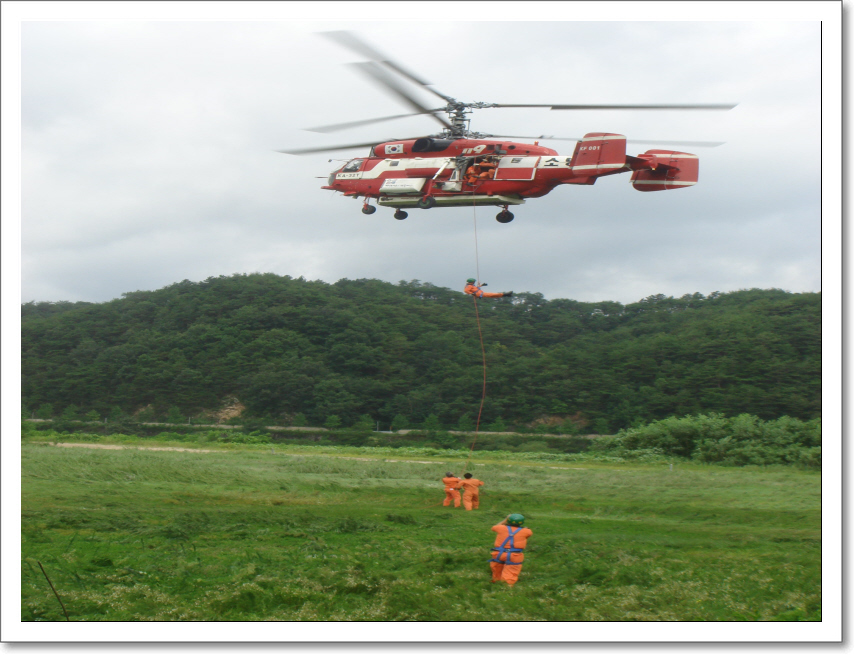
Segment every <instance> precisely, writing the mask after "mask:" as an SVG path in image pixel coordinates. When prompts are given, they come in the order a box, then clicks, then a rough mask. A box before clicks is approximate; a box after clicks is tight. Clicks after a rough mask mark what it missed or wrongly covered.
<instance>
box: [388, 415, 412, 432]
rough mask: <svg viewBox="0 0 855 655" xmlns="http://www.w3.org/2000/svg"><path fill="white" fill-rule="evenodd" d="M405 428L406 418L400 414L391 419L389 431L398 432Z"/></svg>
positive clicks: (407, 423)
mask: <svg viewBox="0 0 855 655" xmlns="http://www.w3.org/2000/svg"><path fill="white" fill-rule="evenodd" d="M407 426H409V422H408V421H407V418H406V417H405V416H403V415H402V414H395V418H393V419H392V425H391V426H390V429H391V430H392V431H393V432H397V431H398V430H406V429H407Z"/></svg>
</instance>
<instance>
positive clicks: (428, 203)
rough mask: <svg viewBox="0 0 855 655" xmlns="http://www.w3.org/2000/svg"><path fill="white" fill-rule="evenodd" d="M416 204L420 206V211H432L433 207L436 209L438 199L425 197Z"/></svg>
mask: <svg viewBox="0 0 855 655" xmlns="http://www.w3.org/2000/svg"><path fill="white" fill-rule="evenodd" d="M416 204H417V205H418V206H419V209H430V208H431V207H436V198H434V197H433V196H425V197H424V198H419V201H418V202H417V203H416Z"/></svg>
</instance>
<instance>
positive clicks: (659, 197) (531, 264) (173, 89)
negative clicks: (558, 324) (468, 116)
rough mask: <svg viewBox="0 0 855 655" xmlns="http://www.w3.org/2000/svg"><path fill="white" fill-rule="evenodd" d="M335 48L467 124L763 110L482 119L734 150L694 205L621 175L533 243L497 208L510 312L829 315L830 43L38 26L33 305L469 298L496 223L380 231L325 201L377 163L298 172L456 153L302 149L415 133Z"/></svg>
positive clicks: (545, 216) (432, 221)
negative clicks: (191, 284) (353, 160)
mask: <svg viewBox="0 0 855 655" xmlns="http://www.w3.org/2000/svg"><path fill="white" fill-rule="evenodd" d="M327 29H353V30H355V31H358V32H360V33H361V34H362V35H363V36H364V38H366V39H367V40H369V41H371V42H372V43H374V44H375V45H376V46H377V47H378V48H379V49H381V50H383V51H384V52H387V53H390V54H391V55H393V56H394V57H395V58H396V59H397V60H399V61H400V62H401V63H403V64H405V65H407V66H409V67H410V68H412V69H414V70H416V71H417V72H418V73H419V74H421V75H423V76H424V77H426V78H428V79H429V81H431V82H433V83H435V84H436V87H437V88H438V89H439V90H441V91H442V92H444V93H447V94H449V95H452V96H455V97H457V98H459V99H461V100H469V101H473V100H483V101H486V102H507V103H512V102H528V103H547V102H606V103H608V102H618V103H620V102H730V101H733V102H739V103H740V104H739V106H738V107H737V108H736V109H734V110H732V111H730V112H676V111H661V112H644V111H639V112H618V111H599V112H595V111H579V112H558V111H549V110H545V109H544V110H541V109H510V110H495V109H492V110H491V109H485V110H482V111H480V112H478V113H476V114H474V115H473V128H474V129H477V130H480V131H484V132H493V133H498V134H554V135H557V136H568V137H579V136H582V135H583V134H584V133H585V132H592V131H609V132H617V133H622V134H626V135H627V137H628V138H629V139H639V138H650V139H663V140H665V139H669V140H693V141H696V140H710V141H718V140H722V141H726V142H727V143H726V145H724V146H721V147H719V148H715V149H703V150H701V149H692V148H683V150H687V151H689V152H695V153H697V154H699V155H700V156H701V177H700V183H699V184H698V185H697V186H696V187H693V188H691V189H687V190H680V191H674V192H662V193H647V194H642V193H638V192H636V191H635V190H633V189H632V188H631V186H630V185H629V182H628V180H629V176H628V175H622V176H615V177H612V178H605V179H602V180H600V181H598V182H597V184H596V185H594V186H593V187H572V186H565V187H559V188H558V189H556V190H555V191H553V192H552V193H551V194H549V195H548V196H546V197H544V198H541V199H535V200H530V201H528V202H527V203H526V204H525V205H523V206H521V207H519V208H516V209H514V212H515V214H516V215H517V219H516V220H515V221H514V222H513V223H511V224H508V225H500V224H498V223H497V222H496V221H495V220H493V216H494V215H495V213H496V210H495V209H494V208H481V209H478V210H477V213H476V214H475V217H476V219H477V226H478V237H479V241H478V245H479V255H480V257H479V263H480V268H481V273H482V277H484V279H487V280H489V282H490V286H491V288H496V289H514V290H517V291H531V292H540V293H543V294H544V295H545V296H546V297H548V298H557V297H566V298H574V299H578V300H588V301H595V300H617V301H621V302H633V301H635V300H638V299H639V298H641V297H645V296H647V295H650V294H654V293H666V294H671V295H682V294H684V293H693V292H695V291H700V292H702V293H706V292H710V291H713V290H719V291H728V290H733V289H739V288H749V287H764V288H765V287H780V288H785V289H788V290H791V291H816V290H819V288H820V252H821V249H820V224H819V220H820V201H821V195H820V170H821V161H820V143H819V129H820V101H821V87H820V62H821V58H820V56H821V50H820V47H821V43H820V31H819V24H818V23H817V22H809V21H802V22H799V21H794V22H776V21H772V20H768V21H757V22H724V21H722V22H715V21H712V22H704V21H697V22H674V23H669V22H570V21H566V20H556V21H553V22H492V23H491V22H483V23H481V22H479V23H476V22H431V21H420V22H406V21H399V22H396V21H390V22H364V23H358V24H356V23H350V24H347V23H332V22H325V23H323V22H301V21H296V20H295V21H290V22H289V21H267V22H263V21H247V22H231V21H222V22H198V21H196V22H194V21H186V22H170V21H166V22H157V21H108V22H95V21H74V22H62V21H46V22H29V23H25V24H24V25H23V26H22V98H21V100H22V157H21V161H22V170H21V173H22V207H21V209H22V259H21V264H22V271H23V290H22V297H23V300H24V301H28V300H60V299H67V300H89V301H103V300H108V299H110V298H114V297H118V296H119V295H120V294H121V293H123V292H125V291H133V290H138V289H155V288H159V287H162V286H165V285H167V284H170V283H172V282H176V281H180V280H181V279H185V278H187V279H191V280H201V279H204V278H206V277H209V276H212V275H221V274H225V275H229V274H232V273H236V272H251V271H272V272H275V273H279V274H288V275H292V276H300V275H303V276H305V277H307V278H310V279H323V280H326V281H328V282H334V281H336V280H337V279H340V278H344V277H347V278H351V279H354V278H362V277H373V278H379V279H383V280H387V281H390V282H397V281H398V280H400V279H407V280H409V279H421V280H423V281H430V282H433V283H434V284H438V285H441V286H449V287H452V288H457V287H459V286H461V280H463V279H465V278H466V277H469V276H470V275H473V274H474V270H475V265H476V262H475V248H474V230H473V210H471V209H445V210H439V209H435V210H430V211H419V210H414V211H412V212H411V213H410V218H409V219H408V220H406V221H400V222H399V221H395V220H393V219H392V217H391V213H392V212H391V210H389V209H385V208H381V209H380V210H378V211H377V213H375V214H373V215H371V216H365V215H363V214H362V213H361V212H360V211H359V209H360V203H359V202H354V201H353V200H351V199H347V198H343V197H340V196H335V195H333V194H331V193H329V192H326V191H323V190H322V189H320V188H319V187H320V186H321V185H322V184H323V183H324V182H323V179H325V178H326V176H327V175H328V174H329V172H330V171H331V170H332V169H333V168H334V167H335V166H336V163H335V162H332V163H330V162H328V161H327V160H328V159H330V158H334V159H337V160H338V159H347V158H348V157H349V156H355V155H361V154H365V152H366V151H367V149H364V150H363V151H359V150H357V151H351V152H347V153H341V154H339V153H334V154H333V155H312V156H306V157H293V156H288V155H282V154H278V153H275V152H273V151H274V150H276V149H280V148H285V147H310V146H322V145H325V144H331V143H348V142H358V141H368V140H371V139H372V138H376V139H377V140H378V141H381V140H384V139H387V138H402V137H407V136H420V135H423V134H426V133H430V132H433V131H435V129H434V126H435V123H433V122H432V121H430V120H428V119H426V118H422V117H415V118H409V119H405V120H401V121H397V122H394V123H389V124H385V125H379V126H370V127H365V128H361V129H356V130H350V131H346V132H341V133H336V134H330V135H320V134H314V133H309V132H305V131H303V130H302V128H304V127H306V126H310V125H318V124H326V123H336V122H343V121H349V120H360V119H364V118H371V117H376V116H383V115H389V114H394V113H396V112H398V111H402V110H403V111H406V110H405V109H404V108H403V107H402V106H401V105H400V103H399V102H398V101H396V100H395V99H393V98H390V97H388V96H386V95H385V94H383V93H382V92H381V91H380V90H378V89H376V88H375V87H374V86H372V85H369V84H367V83H366V82H365V81H364V80H363V79H362V78H361V77H358V76H356V75H355V74H354V73H353V72H352V71H350V70H349V69H348V67H346V66H343V64H345V63H347V62H352V61H357V60H358V59H359V57H357V56H355V55H353V54H352V53H350V52H348V51H346V50H344V49H342V48H341V47H339V46H337V45H335V44H332V43H330V42H328V41H327V40H325V39H323V38H321V37H320V36H318V35H316V34H315V32H318V31H323V30H327ZM414 93H416V94H419V97H421V98H424V102H425V103H426V104H428V105H429V106H434V105H436V104H437V99H436V98H435V97H433V96H432V95H431V94H429V93H427V92H425V91H424V90H419V89H417V90H415V91H414ZM549 145H552V146H553V147H555V148H556V149H557V150H559V151H560V152H561V151H566V152H568V154H569V153H571V152H572V148H573V143H572V142H551V143H549ZM647 148H648V146H647V145H645V144H630V145H629V147H628V151H629V152H630V153H632V154H634V153H635V152H643V151H644V150H646V149H647ZM677 149H680V148H677ZM321 178H323V179H321Z"/></svg>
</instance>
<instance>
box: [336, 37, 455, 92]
mask: <svg viewBox="0 0 855 655" xmlns="http://www.w3.org/2000/svg"><path fill="white" fill-rule="evenodd" d="M320 34H321V36H325V37H327V38H328V39H330V40H332V41H335V42H336V43H338V44H339V45H342V46H344V47H345V48H349V49H351V50H353V51H354V52H356V53H357V54H360V55H362V56H363V57H368V59H370V60H371V61H375V62H378V63H381V64H385V65H386V66H388V67H389V68H391V69H392V70H393V71H395V72H396V73H398V74H399V75H403V76H404V77H406V78H407V79H408V80H410V81H411V82H415V83H416V84H418V85H420V86H423V87H425V88H426V89H427V90H428V91H430V92H431V93H433V94H435V95H437V96H439V97H440V98H442V99H443V100H445V101H446V102H453V99H452V98H449V97H448V96H446V95H444V94H442V93H440V92H439V91H437V90H436V89H431V88H430V82H425V81H424V80H423V79H421V78H420V77H418V76H417V75H416V74H415V73H411V72H410V71H408V70H407V69H406V68H404V67H403V66H401V65H400V64H399V63H397V62H395V61H392V60H391V59H389V58H388V57H387V56H386V55H384V54H383V53H381V52H379V51H378V50H375V49H374V48H372V47H371V46H370V45H368V44H367V43H365V42H364V41H363V40H362V39H360V38H359V37H357V36H356V34H355V33H353V32H347V31H344V30H338V31H333V32H320Z"/></svg>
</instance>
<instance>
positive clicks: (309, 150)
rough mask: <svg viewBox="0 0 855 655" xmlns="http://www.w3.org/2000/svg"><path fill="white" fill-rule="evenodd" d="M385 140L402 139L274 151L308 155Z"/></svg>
mask: <svg viewBox="0 0 855 655" xmlns="http://www.w3.org/2000/svg"><path fill="white" fill-rule="evenodd" d="M386 141H402V139H386V140H385V141H382V140H377V139H375V140H374V141H366V142H365V143H348V144H342V145H337V146H323V147H320V148H299V149H296V150H276V151H275V152H281V153H283V154H286V155H310V154H312V153H315V152H333V151H335V150H350V149H351V148H366V147H368V146H371V147H374V146H376V145H377V144H378V143H386Z"/></svg>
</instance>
